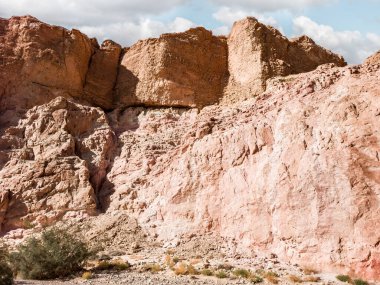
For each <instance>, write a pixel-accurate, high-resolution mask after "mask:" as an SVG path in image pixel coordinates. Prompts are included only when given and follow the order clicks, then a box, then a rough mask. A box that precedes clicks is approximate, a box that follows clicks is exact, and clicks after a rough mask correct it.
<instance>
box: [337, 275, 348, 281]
mask: <svg viewBox="0 0 380 285" xmlns="http://www.w3.org/2000/svg"><path fill="white" fill-rule="evenodd" d="M336 279H338V280H339V281H342V282H351V277H350V276H348V275H337V276H336Z"/></svg>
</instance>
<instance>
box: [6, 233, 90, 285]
mask: <svg viewBox="0 0 380 285" xmlns="http://www.w3.org/2000/svg"><path fill="white" fill-rule="evenodd" d="M91 254H92V252H91V251H90V250H89V249H88V247H87V245H86V244H85V243H84V242H82V241H80V240H79V239H77V238H75V237H74V236H72V235H70V234H69V233H67V232H66V231H64V230H60V229H56V228H53V229H50V230H45V231H43V232H42V234H41V237H39V238H36V237H32V238H29V239H28V240H26V242H24V243H23V244H21V245H19V246H18V247H17V252H15V253H13V254H12V255H11V261H12V265H13V266H14V269H15V270H16V271H17V272H18V273H19V274H20V275H21V276H22V277H24V278H26V279H37V280H44V279H54V278H58V277H66V276H69V275H72V274H73V273H76V272H78V271H80V270H81V268H82V265H83V263H84V262H85V261H86V260H87V259H88V258H89V257H90V256H91Z"/></svg>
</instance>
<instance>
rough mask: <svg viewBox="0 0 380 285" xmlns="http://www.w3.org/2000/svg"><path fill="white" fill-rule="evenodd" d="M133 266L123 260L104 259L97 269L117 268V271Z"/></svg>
mask: <svg viewBox="0 0 380 285" xmlns="http://www.w3.org/2000/svg"><path fill="white" fill-rule="evenodd" d="M130 267H131V265H130V264H129V263H128V262H125V261H122V260H113V261H108V260H103V261H101V262H99V264H98V265H97V266H96V267H95V270H98V271H106V270H115V271H124V270H127V269H129V268H130Z"/></svg>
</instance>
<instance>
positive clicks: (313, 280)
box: [304, 276, 321, 282]
mask: <svg viewBox="0 0 380 285" xmlns="http://www.w3.org/2000/svg"><path fill="white" fill-rule="evenodd" d="M304 281H305V282H319V281H321V278H320V277H317V276H307V277H306V278H305V279H304Z"/></svg>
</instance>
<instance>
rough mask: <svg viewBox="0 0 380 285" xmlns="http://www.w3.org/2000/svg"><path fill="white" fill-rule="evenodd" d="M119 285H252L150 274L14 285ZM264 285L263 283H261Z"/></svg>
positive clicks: (22, 282)
mask: <svg viewBox="0 0 380 285" xmlns="http://www.w3.org/2000/svg"><path fill="white" fill-rule="evenodd" d="M37 284H41V285H78V284H88V285H90V284H91V285H107V284H109V285H119V284H133V285H161V284H162V285H182V284H183V285H185V284H189V285H209V284H210V285H211V284H212V285H215V284H252V283H249V282H247V281H246V280H231V279H217V278H215V277H204V276H199V277H198V276H197V277H191V276H175V275H169V274H150V273H135V272H125V273H121V274H112V273H110V274H99V275H95V276H94V277H93V279H90V280H83V279H82V278H77V279H73V280H68V281H24V280H18V281H17V282H16V285H37ZM262 284H264V283H262Z"/></svg>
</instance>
